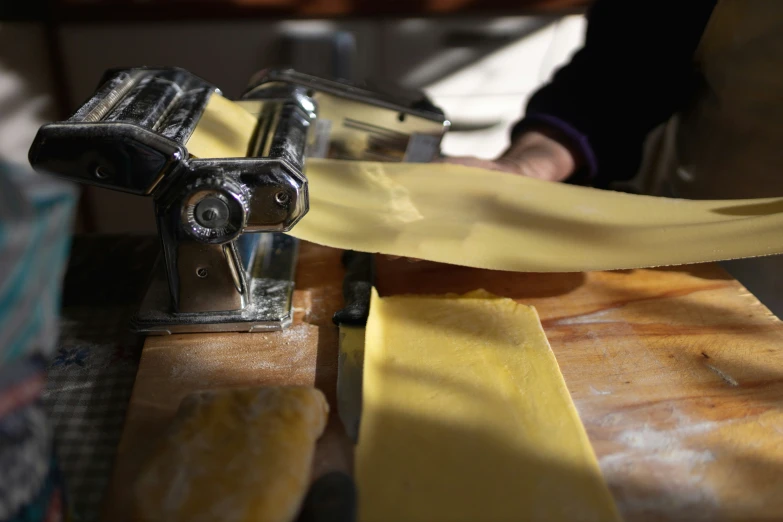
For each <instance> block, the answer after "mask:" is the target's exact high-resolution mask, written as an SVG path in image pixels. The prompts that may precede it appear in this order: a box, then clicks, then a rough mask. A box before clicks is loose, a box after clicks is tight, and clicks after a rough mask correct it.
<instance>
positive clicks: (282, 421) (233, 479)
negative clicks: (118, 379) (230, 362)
mask: <svg viewBox="0 0 783 522" xmlns="http://www.w3.org/2000/svg"><path fill="white" fill-rule="evenodd" d="M328 411H329V406H328V404H327V402H326V399H325V397H324V395H323V394H322V393H321V392H320V391H319V390H317V389H315V388H308V387H298V386H290V387H278V388H264V389H242V390H226V391H218V392H202V393H197V394H193V395H190V396H188V397H186V398H185V399H184V400H183V402H182V404H181V405H180V408H179V410H178V412H177V415H176V418H175V420H174V421H173V424H172V427H171V430H170V431H169V433H168V434H167V435H166V437H165V438H163V439H162V440H161V441H160V444H159V446H158V448H157V451H156V453H155V454H154V455H152V456H151V458H150V460H149V462H148V463H147V465H146V467H145V468H144V470H143V472H142V473H141V474H140V476H139V479H138V482H137V483H136V487H135V491H134V498H135V506H136V520H141V521H144V522H152V521H155V522H158V521H160V522H177V521H183V522H185V521H188V522H201V521H203V522H214V521H218V520H219V521H221V522H239V521H242V522H291V521H292V520H293V519H294V517H295V516H296V513H297V511H298V510H299V507H300V505H301V502H302V500H303V498H304V495H305V493H306V492H307V487H308V484H309V482H310V467H311V464H312V459H313V453H314V450H315V441H316V440H317V439H318V437H319V436H320V435H321V433H322V432H323V430H324V427H325V426H326V420H327V414H328Z"/></svg>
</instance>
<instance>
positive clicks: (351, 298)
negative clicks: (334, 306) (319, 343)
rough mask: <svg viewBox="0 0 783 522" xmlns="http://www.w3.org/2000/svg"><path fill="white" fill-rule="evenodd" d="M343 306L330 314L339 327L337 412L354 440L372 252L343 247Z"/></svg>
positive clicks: (358, 413) (359, 411)
mask: <svg viewBox="0 0 783 522" xmlns="http://www.w3.org/2000/svg"><path fill="white" fill-rule="evenodd" d="M342 262H343V266H344V267H345V279H344V280H343V300H344V302H345V303H344V307H343V309H342V310H339V311H337V312H336V313H335V314H334V317H332V321H333V322H334V324H336V325H337V326H339V327H340V352H339V354H338V356H337V412H338V414H339V416H340V420H341V421H342V423H343V426H344V428H345V432H346V433H347V434H348V436H349V437H350V438H351V440H352V441H353V442H354V443H356V441H357V440H358V438H359V421H360V420H361V413H362V367H363V366H364V328H365V326H366V324H367V318H368V317H369V315H370V295H371V292H372V287H373V282H374V279H375V261H374V257H373V255H372V254H368V253H366V252H354V251H352V250H346V251H345V252H344V253H343V257H342Z"/></svg>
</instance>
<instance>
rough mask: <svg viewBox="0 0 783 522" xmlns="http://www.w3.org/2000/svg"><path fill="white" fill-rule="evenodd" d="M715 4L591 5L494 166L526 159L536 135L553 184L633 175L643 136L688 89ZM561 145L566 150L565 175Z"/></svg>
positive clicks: (637, 1)
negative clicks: (583, 28) (580, 34)
mask: <svg viewBox="0 0 783 522" xmlns="http://www.w3.org/2000/svg"><path fill="white" fill-rule="evenodd" d="M715 3H716V0H687V1H682V0H680V1H676V0H657V1H643V0H633V1H628V0H597V1H596V2H595V3H594V4H593V5H592V7H591V9H590V11H589V12H588V17H587V23H588V25H587V33H586V36H585V43H584V45H583V47H582V48H581V49H580V50H579V51H578V52H577V53H575V54H574V56H573V58H572V59H571V61H570V62H569V63H568V64H567V65H565V66H564V67H562V68H561V69H559V70H558V71H557V72H556V73H555V75H554V76H553V78H552V80H551V81H550V82H549V83H548V84H546V85H545V86H543V87H542V88H541V89H539V90H538V91H537V92H536V93H535V94H534V95H533V97H532V98H531V99H530V101H529V102H528V105H527V109H526V116H525V118H524V119H523V120H522V121H520V122H519V123H518V124H517V125H516V126H515V127H514V129H513V131H512V145H511V147H510V148H509V150H508V151H507V152H506V153H504V155H503V156H502V157H501V159H500V161H511V162H512V163H513V162H516V163H517V164H518V163H519V162H520V158H521V159H523V160H524V161H523V162H522V163H526V161H527V160H526V157H527V145H526V144H525V141H526V140H529V137H526V136H530V135H533V136H539V138H538V139H539V141H540V142H541V143H544V144H545V145H543V147H544V148H545V149H548V150H549V152H548V153H549V154H550V155H551V158H552V161H555V162H557V163H558V164H559V165H560V167H558V166H557V165H554V166H550V168H549V169H548V174H547V177H548V178H549V179H552V180H562V179H565V178H569V176H570V178H569V181H573V182H582V183H584V182H589V183H591V184H593V185H595V186H599V187H600V186H606V185H607V184H608V183H609V182H610V181H613V180H621V179H628V178H630V177H632V176H633V175H634V174H635V173H636V171H637V170H638V168H639V164H640V161H641V155H642V147H643V144H644V140H645V138H646V136H647V134H648V133H649V132H650V131H651V130H652V129H654V128H655V127H656V126H657V125H659V124H661V123H663V122H664V121H666V120H667V119H668V118H670V117H671V116H672V115H673V114H674V113H676V112H677V111H678V110H679V108H680V107H681V106H682V104H683V103H684V102H685V101H686V100H687V98H688V96H689V95H690V93H691V92H692V89H693V86H694V82H695V80H696V76H695V70H694V66H693V54H694V52H695V50H696V47H697V46H698V43H699V40H700V39H701V35H702V33H703V32H704V29H705V27H706V25H707V21H708V20H709V17H710V15H711V14H712V10H713V8H714V5H715ZM631 57H633V58H631ZM558 146H560V147H561V149H562V148H563V147H564V148H565V149H566V150H567V151H568V152H569V153H570V155H571V157H572V159H573V162H572V164H571V165H570V169H569V165H568V164H567V163H563V162H562V160H558V158H560V157H561V155H562V150H561V149H558ZM541 147H542V145H540V144H539V149H541ZM572 174H573V175H572Z"/></svg>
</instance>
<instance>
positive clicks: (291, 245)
mask: <svg viewBox="0 0 783 522" xmlns="http://www.w3.org/2000/svg"><path fill="white" fill-rule="evenodd" d="M270 236H272V237H271V241H268V242H266V241H265V242H261V245H263V246H262V248H261V249H260V250H259V251H258V252H257V253H256V255H255V259H254V261H253V268H252V270H250V276H249V277H248V286H249V288H250V302H249V304H248V305H247V306H246V307H245V309H244V310H241V311H232V312H220V313H175V312H172V311H171V297H170V292H169V286H168V282H167V280H166V272H165V269H164V264H163V262H162V259H160V258H159V259H158V261H157V263H156V266H155V270H154V275H153V278H152V281H151V283H150V286H149V289H148V291H147V295H146V297H145V298H144V301H143V302H142V304H141V307H140V309H139V313H138V314H137V315H136V316H135V317H134V318H133V321H132V328H133V330H134V331H136V332H139V333H146V334H152V335H169V334H174V333H196V332H265V331H274V330H282V329H284V328H286V327H287V326H289V325H290V324H291V321H292V319H293V310H292V299H293V293H294V274H295V268H296V261H297V254H298V251H299V242H298V240H296V239H294V238H292V237H290V236H286V235H285V234H280V233H273V234H270Z"/></svg>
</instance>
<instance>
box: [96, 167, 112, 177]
mask: <svg viewBox="0 0 783 522" xmlns="http://www.w3.org/2000/svg"><path fill="white" fill-rule="evenodd" d="M95 177H96V178H98V179H106V178H108V177H109V173H108V172H106V169H104V168H103V167H102V166H100V165H98V166H97V167H95Z"/></svg>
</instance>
